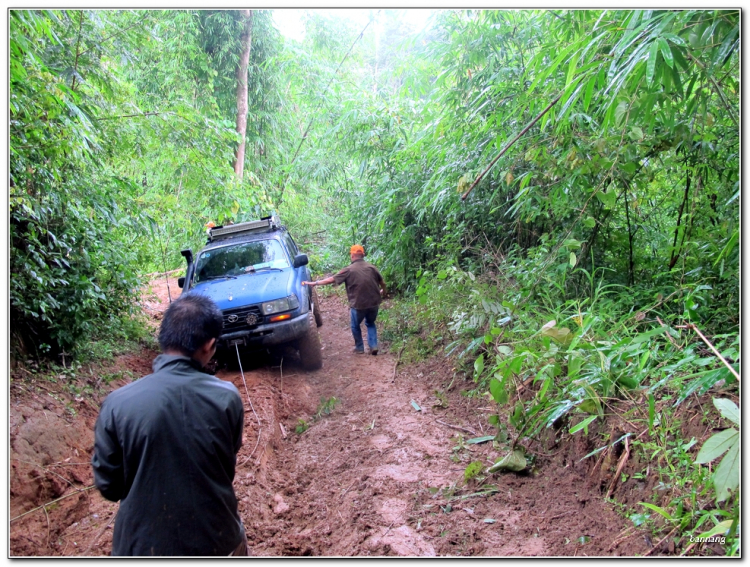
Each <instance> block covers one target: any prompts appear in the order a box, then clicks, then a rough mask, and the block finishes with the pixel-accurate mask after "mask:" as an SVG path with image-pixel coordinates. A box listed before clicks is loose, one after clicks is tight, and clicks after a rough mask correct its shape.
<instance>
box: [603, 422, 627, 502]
mask: <svg viewBox="0 0 750 567" xmlns="http://www.w3.org/2000/svg"><path fill="white" fill-rule="evenodd" d="M629 441H630V439H629V438H628V437H626V438H625V452H624V453H623V454H622V456H621V457H620V462H619V463H618V464H617V471H616V472H615V476H614V477H612V482H610V483H609V489H608V490H607V495H606V496H605V498H609V497H610V496H611V495H612V492H613V491H614V489H615V486H616V485H617V480H618V479H619V478H620V473H621V472H622V469H624V468H625V463H626V462H627V460H628V457H630V442H629Z"/></svg>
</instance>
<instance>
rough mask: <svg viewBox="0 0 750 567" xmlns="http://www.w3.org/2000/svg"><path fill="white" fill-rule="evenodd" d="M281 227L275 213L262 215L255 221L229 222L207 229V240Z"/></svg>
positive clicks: (211, 240) (269, 230)
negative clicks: (228, 223)
mask: <svg viewBox="0 0 750 567" xmlns="http://www.w3.org/2000/svg"><path fill="white" fill-rule="evenodd" d="M279 228H281V220H280V219H279V217H278V216H277V215H271V216H268V217H263V218H261V219H260V220H257V221H250V222H241V223H238V224H230V225H228V226H217V227H214V228H211V229H209V230H208V241H209V242H213V241H214V240H221V239H223V238H229V237H233V236H241V235H243V234H252V233H258V232H271V231H274V230H278V229H279Z"/></svg>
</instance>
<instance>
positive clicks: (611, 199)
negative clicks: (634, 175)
mask: <svg viewBox="0 0 750 567" xmlns="http://www.w3.org/2000/svg"><path fill="white" fill-rule="evenodd" d="M596 197H597V198H598V199H599V200H600V201H601V202H602V204H603V205H604V208H605V209H611V208H613V207H614V206H615V203H616V202H617V195H616V194H615V192H614V191H609V192H607V193H602V192H601V191H599V192H598V193H597V194H596Z"/></svg>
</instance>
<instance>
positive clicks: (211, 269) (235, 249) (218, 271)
mask: <svg viewBox="0 0 750 567" xmlns="http://www.w3.org/2000/svg"><path fill="white" fill-rule="evenodd" d="M288 267H289V261H288V260H287V258H286V255H285V254H284V250H283V249H282V247H281V244H280V243H279V241H278V240H274V239H269V240H256V241H255V242H243V243H241V244H233V245H228V246H222V247H221V248H213V249H212V250H206V251H205V252H203V253H202V254H201V255H200V257H199V258H198V262H197V263H196V266H195V280H194V281H195V282H196V283H198V282H202V281H205V280H210V279H213V278H222V277H236V276H239V275H242V274H248V273H252V272H255V271H258V270H263V269H282V268H288Z"/></svg>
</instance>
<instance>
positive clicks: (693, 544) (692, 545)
mask: <svg viewBox="0 0 750 567" xmlns="http://www.w3.org/2000/svg"><path fill="white" fill-rule="evenodd" d="M696 545H698V542H697V541H694V542H693V543H691V544H690V545H688V546H687V548H686V549H685V551H683V552H682V553H680V557H684V556H685V555H687V553H688V551H690V550H691V549H693V548H694V547H695V546H696Z"/></svg>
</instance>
